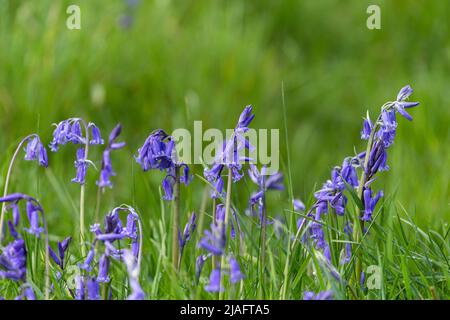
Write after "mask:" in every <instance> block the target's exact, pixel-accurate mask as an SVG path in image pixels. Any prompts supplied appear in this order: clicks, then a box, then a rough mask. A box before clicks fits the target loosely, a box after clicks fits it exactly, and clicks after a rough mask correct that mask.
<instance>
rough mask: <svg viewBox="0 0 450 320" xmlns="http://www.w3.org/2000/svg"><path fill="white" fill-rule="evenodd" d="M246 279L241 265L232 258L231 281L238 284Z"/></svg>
mask: <svg viewBox="0 0 450 320" xmlns="http://www.w3.org/2000/svg"><path fill="white" fill-rule="evenodd" d="M242 279H244V274H243V273H242V272H241V268H240V266H239V263H238V262H237V260H236V259H234V258H233V257H231V258H230V281H231V283H236V282H239V281H241V280H242Z"/></svg>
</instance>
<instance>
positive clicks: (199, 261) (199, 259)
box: [195, 254, 208, 280]
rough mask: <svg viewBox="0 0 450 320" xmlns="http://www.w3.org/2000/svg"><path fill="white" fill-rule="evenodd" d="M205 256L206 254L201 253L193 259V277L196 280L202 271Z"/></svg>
mask: <svg viewBox="0 0 450 320" xmlns="http://www.w3.org/2000/svg"><path fill="white" fill-rule="evenodd" d="M207 258H208V256H207V255H204V254H202V255H200V256H198V257H197V259H196V260H195V278H196V279H197V280H198V279H199V278H200V274H201V273H202V270H203V266H204V265H205V261H206V259H207Z"/></svg>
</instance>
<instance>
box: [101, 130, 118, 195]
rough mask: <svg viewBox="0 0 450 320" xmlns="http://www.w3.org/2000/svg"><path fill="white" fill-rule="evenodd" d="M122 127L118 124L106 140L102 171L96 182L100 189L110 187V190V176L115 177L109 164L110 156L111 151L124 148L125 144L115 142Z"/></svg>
mask: <svg viewBox="0 0 450 320" xmlns="http://www.w3.org/2000/svg"><path fill="white" fill-rule="evenodd" d="M121 130H122V126H121V125H120V124H118V125H116V126H115V127H114V129H113V130H112V131H111V133H110V135H109V139H108V144H107V145H106V148H105V150H104V151H103V159H102V169H101V171H100V178H99V180H98V181H97V185H98V186H99V187H100V188H104V187H110V188H112V183H111V181H110V178H111V176H114V175H116V174H115V172H114V170H113V168H112V164H111V158H110V154H111V151H112V150H118V149H121V148H123V147H124V146H125V142H115V140H116V139H117V137H118V136H119V135H120V132H121Z"/></svg>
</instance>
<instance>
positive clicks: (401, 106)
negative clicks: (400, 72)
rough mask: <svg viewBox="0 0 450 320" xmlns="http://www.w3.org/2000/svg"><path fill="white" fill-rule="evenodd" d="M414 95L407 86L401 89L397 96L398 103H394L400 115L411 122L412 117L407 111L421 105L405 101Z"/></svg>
mask: <svg viewBox="0 0 450 320" xmlns="http://www.w3.org/2000/svg"><path fill="white" fill-rule="evenodd" d="M412 93H413V89H412V88H411V87H410V86H409V85H407V86H405V87H403V88H402V89H400V91H399V93H398V95H397V101H395V103H394V108H395V110H397V112H398V113H400V114H401V115H402V116H403V117H405V118H406V119H408V120H409V121H412V119H413V118H412V117H411V115H410V114H409V113H408V112H406V110H405V109H408V108H412V107H415V106H418V105H419V102H408V101H405V100H406V99H408V98H409V96H410V95H411V94H412Z"/></svg>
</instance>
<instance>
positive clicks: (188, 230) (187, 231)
mask: <svg viewBox="0 0 450 320" xmlns="http://www.w3.org/2000/svg"><path fill="white" fill-rule="evenodd" d="M195 219H196V216H195V212H192V214H191V218H190V219H189V221H188V222H187V223H186V225H185V227H184V231H183V234H181V231H180V230H178V241H179V244H180V251H181V252H183V249H184V246H185V245H186V243H187V242H188V241H189V239H191V235H192V234H193V233H194V231H195V228H196V227H197V225H196V223H195Z"/></svg>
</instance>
